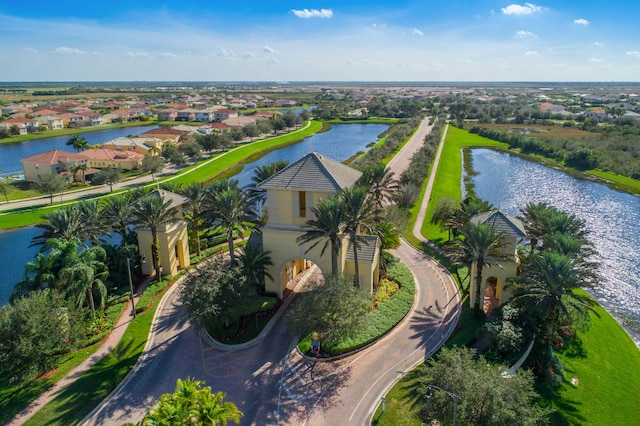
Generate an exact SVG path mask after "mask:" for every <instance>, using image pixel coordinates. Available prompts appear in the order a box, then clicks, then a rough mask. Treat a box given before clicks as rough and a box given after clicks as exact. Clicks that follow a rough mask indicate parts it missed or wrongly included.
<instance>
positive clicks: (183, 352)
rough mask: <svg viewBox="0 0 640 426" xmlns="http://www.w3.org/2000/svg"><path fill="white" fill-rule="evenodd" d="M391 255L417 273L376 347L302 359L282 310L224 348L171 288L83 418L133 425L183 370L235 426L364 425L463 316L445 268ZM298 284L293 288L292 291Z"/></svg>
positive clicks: (409, 251)
mask: <svg viewBox="0 0 640 426" xmlns="http://www.w3.org/2000/svg"><path fill="white" fill-rule="evenodd" d="M422 126H427V122H426V121H425V122H423V125H422ZM421 130H425V127H421ZM429 130H430V129H429ZM424 134H426V133H424ZM423 140H424V135H423V134H422V133H421V132H417V133H416V135H414V138H413V139H412V140H411V141H410V142H409V143H408V144H406V145H405V147H404V149H407V150H413V152H415V150H416V149H417V148H416V144H418V145H421V142H422V141H423ZM405 158H410V155H409V156H407V157H405ZM405 161H406V160H405ZM402 167H406V163H405V162H403V161H396V162H395V165H394V169H393V170H394V171H395V172H396V174H397V175H399V171H401V168H402ZM394 254H395V255H396V256H398V257H400V258H401V259H402V260H403V261H404V262H405V263H406V264H407V265H408V266H409V267H410V268H411V270H412V272H413V274H414V276H415V279H416V284H417V292H416V301H415V303H414V306H413V308H412V310H411V312H410V313H409V314H408V315H407V317H406V318H405V319H404V320H403V321H402V322H401V324H400V325H399V326H398V327H396V328H395V329H394V330H393V331H392V332H391V333H390V334H389V335H387V336H385V337H384V338H383V339H381V340H380V341H378V342H376V343H375V344H374V345H373V346H371V347H369V348H367V349H366V350H364V351H361V352H359V353H357V354H354V355H351V356H349V357H346V358H343V359H341V360H338V361H331V362H314V361H310V360H307V359H304V358H302V357H301V356H300V355H299V354H298V353H297V351H296V350H294V346H295V341H294V340H293V337H292V336H291V335H289V333H288V331H287V328H286V324H285V322H284V319H283V318H282V316H278V317H277V318H275V319H274V321H272V328H271V329H270V330H268V331H267V332H266V334H265V338H264V339H263V340H261V341H260V342H258V343H257V344H255V345H253V346H250V347H245V348H238V349H233V350H229V349H226V348H221V347H219V346H218V345H216V344H214V343H213V342H209V341H207V340H206V339H204V338H203V337H202V336H201V335H200V334H199V333H198V331H197V330H196V329H195V327H193V326H190V324H189V323H188V321H187V319H186V315H185V311H184V309H183V308H182V307H181V305H180V302H179V299H178V298H177V295H178V293H179V289H180V286H179V285H175V286H174V287H173V288H172V289H171V291H170V292H168V293H167V294H166V295H165V297H164V298H163V300H162V302H161V304H160V307H159V310H158V313H157V316H156V319H155V320H154V324H153V327H152V330H151V333H150V339H149V342H148V344H147V347H146V349H145V354H144V355H143V358H142V359H141V360H140V361H139V362H138V364H137V365H136V367H135V369H134V371H133V372H132V373H131V374H130V376H129V377H128V379H127V380H125V382H123V384H122V386H121V387H119V388H118V389H117V390H116V391H115V392H114V394H113V395H112V396H111V397H110V398H108V399H107V400H105V402H104V403H103V404H102V405H101V406H100V407H99V408H98V409H97V410H96V411H95V412H93V413H92V414H91V415H90V416H89V417H88V420H87V421H86V422H85V424H86V425H121V424H122V423H124V422H126V421H137V420H139V419H140V418H141V417H142V416H143V415H144V413H145V411H146V407H147V406H149V405H152V404H153V403H154V401H155V400H156V399H157V398H158V397H159V396H160V395H161V394H162V393H166V392H172V391H173V390H174V387H175V382H176V380H177V379H178V378H185V377H187V376H192V377H195V378H197V379H201V380H205V381H206V383H207V384H208V385H210V386H211V387H212V389H214V390H216V391H217V390H221V391H224V392H226V393H227V399H228V400H230V401H233V402H235V403H236V404H237V405H238V407H239V408H240V410H242V411H243V412H244V414H245V415H244V417H243V419H242V422H241V424H246V425H249V424H251V425H254V424H255V425H265V424H269V425H271V424H282V425H288V424H290V425H304V424H308V425H327V424H333V425H342V424H356V425H360V424H369V422H370V419H371V416H372V414H373V411H374V410H375V407H376V406H377V404H378V402H379V401H380V397H381V396H383V395H384V394H385V393H386V391H387V390H388V389H389V388H390V387H391V386H392V385H393V384H394V383H395V382H396V381H397V380H399V379H400V378H401V377H402V375H404V374H405V373H406V372H407V371H409V370H410V369H412V368H413V367H414V366H416V365H417V364H419V363H420V362H422V361H423V360H424V359H425V358H427V357H428V356H430V355H431V354H432V353H433V352H434V351H435V350H436V349H437V348H439V347H440V345H441V344H442V342H444V340H446V338H447V336H448V335H449V334H450V333H451V332H452V331H453V328H454V327H455V325H456V324H457V320H458V317H459V313H460V298H459V293H458V292H457V286H456V284H455V282H454V281H453V279H452V278H451V276H450V275H449V273H448V272H447V271H446V270H445V269H444V268H442V267H441V266H440V265H438V264H437V263H436V262H434V261H433V260H432V259H431V258H430V257H428V256H426V255H425V254H423V253H421V252H419V251H417V250H415V249H413V248H411V247H409V246H408V245H407V244H406V243H404V242H403V244H402V246H401V247H400V248H398V249H397V250H396V251H395V253H394ZM303 289H304V287H303V286H302V285H298V287H296V292H299V291H303ZM290 300H291V298H289V299H288V301H290ZM283 311H284V309H281V310H280V313H282V312H283Z"/></svg>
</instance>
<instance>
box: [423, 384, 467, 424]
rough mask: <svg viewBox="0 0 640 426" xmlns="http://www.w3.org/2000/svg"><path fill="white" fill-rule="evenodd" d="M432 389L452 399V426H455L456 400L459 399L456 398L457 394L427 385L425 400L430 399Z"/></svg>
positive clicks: (456, 414)
mask: <svg viewBox="0 0 640 426" xmlns="http://www.w3.org/2000/svg"><path fill="white" fill-rule="evenodd" d="M433 389H437V390H439V391H441V392H444V393H446V394H447V395H449V396H450V397H451V398H452V399H453V426H456V420H457V416H458V399H460V397H459V396H458V394H457V393H453V392H449V391H448V390H444V389H442V388H441V387H438V386H436V385H427V399H429V398H431V394H432V390H433Z"/></svg>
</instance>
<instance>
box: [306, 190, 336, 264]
mask: <svg viewBox="0 0 640 426" xmlns="http://www.w3.org/2000/svg"><path fill="white" fill-rule="evenodd" d="M311 211H312V212H313V217H315V219H309V220H308V221H307V222H306V224H305V226H306V227H307V228H308V231H307V232H305V233H304V234H302V235H301V236H299V237H298V238H297V242H298V243H310V242H313V244H312V245H311V246H309V248H307V250H306V251H305V254H306V253H308V252H309V251H310V250H312V249H313V248H314V247H316V246H317V245H318V244H320V243H321V242H324V244H323V246H322V250H321V251H320V256H324V252H325V251H326V249H327V247H329V246H331V273H332V274H337V273H338V254H339V253H340V249H341V248H342V234H343V232H344V207H343V204H342V201H341V200H340V198H338V197H331V198H329V199H326V200H320V202H318V204H317V205H315V206H314V207H311Z"/></svg>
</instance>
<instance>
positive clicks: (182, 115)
mask: <svg viewBox="0 0 640 426" xmlns="http://www.w3.org/2000/svg"><path fill="white" fill-rule="evenodd" d="M197 112H198V110H197V109H193V108H185V109H181V110H180V111H178V115H177V116H176V120H175V121H195V119H196V113H197Z"/></svg>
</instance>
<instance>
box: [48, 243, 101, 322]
mask: <svg viewBox="0 0 640 426" xmlns="http://www.w3.org/2000/svg"><path fill="white" fill-rule="evenodd" d="M106 258H107V254H106V252H105V251H104V249H103V248H102V247H100V246H94V247H89V248H87V249H85V250H83V251H81V252H80V253H75V254H74V255H73V256H71V257H70V258H69V259H68V265H67V266H65V267H64V268H62V270H61V271H60V278H61V280H62V281H63V282H65V283H66V285H67V288H66V291H67V294H69V295H71V296H72V297H74V298H75V303H76V305H77V306H82V304H83V303H84V302H85V301H87V302H88V303H89V306H90V307H91V313H92V315H93V317H94V318H95V316H96V308H95V302H94V298H93V293H94V290H97V291H98V295H99V297H100V308H101V309H102V308H104V304H105V301H106V299H107V286H106V285H105V280H106V279H107V277H108V276H109V271H108V269H107V266H106V265H105V264H104V262H105V260H106Z"/></svg>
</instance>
